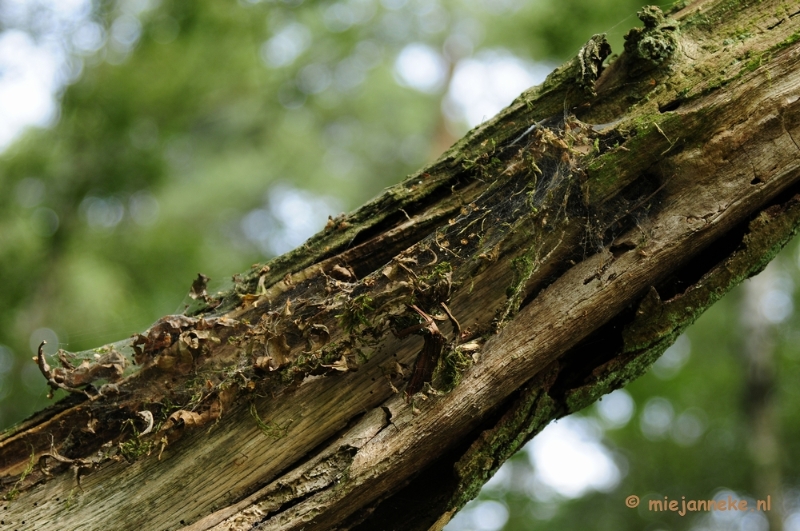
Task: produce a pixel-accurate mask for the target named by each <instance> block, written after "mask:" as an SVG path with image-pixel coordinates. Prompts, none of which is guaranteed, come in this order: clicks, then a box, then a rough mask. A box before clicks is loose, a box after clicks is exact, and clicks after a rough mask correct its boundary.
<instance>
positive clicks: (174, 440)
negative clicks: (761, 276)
mask: <svg viewBox="0 0 800 531" xmlns="http://www.w3.org/2000/svg"><path fill="white" fill-rule="evenodd" d="M640 18H641V19H642V21H643V23H644V28H640V29H638V30H634V31H632V32H631V33H630V34H629V35H628V37H626V47H625V53H623V54H622V55H621V56H620V57H619V58H618V59H617V60H616V61H615V62H614V63H612V64H611V65H610V66H609V67H607V68H605V69H604V68H603V60H604V59H605V57H606V56H607V55H608V51H609V50H608V49H607V43H606V42H605V39H604V37H603V36H594V37H593V38H592V39H591V40H590V41H589V42H588V43H587V45H586V46H584V47H583V48H582V50H581V52H580V53H579V54H578V56H577V57H576V58H575V59H573V60H572V61H570V62H569V63H567V64H566V65H564V66H562V67H561V68H559V69H557V70H556V71H555V72H554V73H553V74H551V76H550V77H549V78H548V80H547V81H546V82H545V83H544V84H543V85H541V86H539V87H534V88H533V89H531V90H529V91H527V92H526V93H524V94H523V95H521V96H520V97H519V98H518V99H517V100H516V101H515V102H514V103H513V104H512V105H511V106H510V107H509V108H507V109H506V110H504V111H503V112H501V113H500V114H499V115H498V116H497V117H495V118H494V119H492V120H491V121H489V122H487V123H485V124H483V125H481V126H479V127H477V128H476V129H474V130H473V131H471V132H470V133H469V134H468V135H467V136H466V137H465V138H464V139H462V140H461V141H459V142H458V143H457V144H456V145H455V146H453V148H451V149H450V150H449V151H448V152H447V153H445V154H444V155H443V156H442V158H441V159H440V160H439V161H437V162H436V163H434V164H433V165H431V166H430V167H428V168H425V169H423V170H421V171H420V172H418V173H416V174H414V175H412V176H410V177H409V178H408V179H406V180H405V181H404V182H402V183H400V184H399V185H397V186H395V187H393V188H391V189H389V190H387V192H386V193H385V194H383V195H382V196H381V197H379V198H377V199H376V200H374V201H373V202H371V203H369V204H367V205H365V206H364V207H362V208H361V209H359V210H358V211H356V212H354V213H353V214H350V215H348V216H344V217H341V218H337V219H331V220H330V221H329V223H328V226H327V227H326V229H325V230H324V231H323V232H322V233H320V234H318V235H317V236H315V237H314V238H312V239H311V240H309V241H308V242H307V243H306V244H305V245H304V246H303V247H301V248H300V249H298V250H296V251H293V252H291V253H289V254H287V255H285V256H283V257H279V258H277V259H275V260H273V261H272V262H270V263H268V264H266V265H264V266H259V267H257V268H254V269H253V270H252V271H250V272H249V273H247V274H245V275H243V276H237V277H236V278H235V285H234V287H233V288H232V289H231V290H230V291H229V292H226V293H221V294H217V295H216V296H209V295H207V294H205V296H202V297H198V300H199V301H200V302H198V304H199V305H198V306H197V307H195V308H194V309H193V310H192V311H191V312H189V314H187V315H179V316H166V317H164V318H162V319H160V320H159V321H158V322H157V323H155V324H154V325H153V326H152V327H151V328H150V329H149V330H147V331H145V332H144V333H142V334H138V335H136V336H135V337H134V338H132V339H130V340H126V341H122V342H118V343H115V344H114V345H110V346H107V347H105V348H101V349H100V352H98V353H97V354H98V355H100V354H103V353H107V352H119V353H121V354H123V355H127V356H128V358H129V361H130V362H132V363H135V364H136V370H135V371H134V372H132V373H130V374H128V375H127V376H126V377H125V378H124V379H122V380H120V381H118V382H116V386H115V387H114V388H113V390H111V391H106V392H103V393H102V394H101V393H95V392H90V393H88V395H87V392H86V385H88V383H87V382H84V381H83V380H81V379H80V378H79V377H78V376H79V375H78V374H77V373H70V372H69V371H70V370H71V369H69V364H65V366H64V367H62V368H63V371H62V372H60V373H59V377H60V378H61V377H63V378H64V381H67V382H73V383H74V382H80V384H81V386H82V389H81V390H80V391H81V392H77V393H71V394H70V395H69V396H67V397H66V398H64V399H62V400H61V401H60V402H58V403H56V404H54V405H53V406H52V407H50V408H48V409H46V410H44V411H41V412H39V413H37V414H36V415H34V416H33V417H31V418H30V419H28V420H26V421H25V422H23V423H21V424H20V425H19V426H17V427H15V428H13V429H11V430H9V431H7V432H6V433H4V434H3V435H2V436H1V437H0V471H1V472H0V473H2V474H3V475H4V478H3V482H2V485H3V492H4V495H5V498H6V502H5V503H4V504H3V507H4V508H3V512H4V515H3V519H4V522H6V523H10V525H22V524H21V522H22V521H23V520H24V521H25V524H24V526H29V527H30V528H48V529H77V528H81V529H108V528H109V527H112V528H114V529H138V528H147V529H186V530H193V531H199V530H208V529H218V530H222V529H276V530H277V529H280V530H300V529H305V530H315V529H319V530H327V529H374V528H380V526H381V522H392V525H393V526H394V527H402V528H403V529H440V528H441V527H442V526H443V525H444V524H445V523H446V522H447V521H448V520H449V518H450V517H451V516H452V515H453V514H454V513H455V511H457V510H458V509H459V508H460V507H462V506H463V504H464V503H465V502H466V501H467V500H469V499H470V498H471V497H473V496H474V495H475V494H477V491H478V489H479V487H480V485H482V484H483V483H484V482H485V481H486V480H488V478H489V477H491V474H493V473H494V471H495V470H496V469H497V468H498V467H499V466H500V464H502V462H503V461H504V460H505V459H507V458H508V457H510V456H511V455H512V454H513V452H515V451H516V450H518V449H519V448H520V447H521V446H522V444H524V442H526V441H527V440H529V439H530V437H532V436H533V435H535V433H537V432H538V431H539V430H541V429H542V428H543V427H544V426H545V425H546V424H547V423H548V422H549V421H551V420H552V419H554V418H558V417H561V416H563V415H566V414H569V413H571V412H573V411H577V410H579V409H581V408H583V407H585V406H586V405H588V404H590V403H592V402H593V401H595V400H596V399H598V398H599V397H600V396H602V394H604V393H608V392H610V391H612V390H614V389H616V388H619V387H621V386H623V385H625V384H626V383H627V382H629V381H631V380H632V379H634V378H636V377H637V376H639V375H640V374H642V373H643V372H644V371H645V370H646V369H647V367H648V366H649V365H650V364H651V363H652V362H653V361H654V360H655V359H656V358H657V357H658V356H659V355H660V354H661V352H663V350H665V349H666V347H667V346H668V345H669V344H670V343H671V342H672V341H673V340H674V339H675V337H677V335H678V334H680V332H681V331H682V330H683V329H684V328H685V327H686V326H688V325H689V324H690V323H692V322H693V321H694V320H695V319H696V318H697V317H698V316H699V315H700V314H701V313H702V312H703V311H704V310H705V309H706V308H708V307H709V306H710V305H711V304H713V303H714V302H715V301H716V300H718V299H719V298H720V297H721V296H722V295H723V294H724V293H726V292H727V291H728V290H730V289H731V288H732V287H733V286H735V285H736V284H737V283H739V282H741V281H742V280H743V279H745V278H747V277H748V276H750V275H752V274H754V273H756V272H758V271H759V270H760V269H762V268H763V267H764V266H765V265H766V263H767V262H768V261H769V260H770V259H771V258H772V257H773V256H774V255H775V253H777V251H778V250H779V249H780V248H781V247H782V246H783V245H784V244H785V243H786V242H787V241H788V240H789V239H790V238H791V237H792V236H793V235H794V233H795V232H796V231H797V228H798V226H800V195H798V194H800V157H798V152H799V151H800V148H798V145H799V144H798V140H800V74H798V73H799V72H800V42H799V41H800V37H799V36H800V31H799V30H800V8H798V9H797V10H795V11H792V10H791V9H790V8H787V7H786V6H785V5H784V4H782V3H780V2H777V1H769V0H766V1H764V2H761V3H759V4H757V5H751V6H744V5H741V4H737V5H736V6H732V5H731V3H729V2H721V1H714V0H708V1H703V2H698V3H696V4H692V5H690V6H688V7H686V8H684V9H682V10H680V11H676V12H674V13H672V14H670V15H669V16H664V15H663V14H661V13H660V11H658V10H657V9H655V8H645V9H644V10H643V11H642V12H641V13H640ZM741 27H746V28H748V30H749V31H750V34H751V35H752V36H751V37H750V38H749V39H747V40H745V41H744V42H738V41H737V43H736V44H725V42H726V41H725V36H726V35H727V34H728V31H729V30H730V29H731V28H741ZM598 76H599V77H598ZM198 278H202V276H200V277H198ZM194 291H196V292H201V291H202V292H205V287H204V286H200V288H197V289H195V290H194ZM409 330H413V331H414V333H410V332H409V333H406V334H404V333H402V332H403V331H409ZM431 345H433V346H434V347H435V348H436V354H437V355H436V356H432V358H438V362H437V364H436V368H435V370H434V371H433V374H432V375H429V371H428V370H427V369H425V370H420V374H423V375H424V376H423V377H421V378H422V379H423V380H427V379H429V378H430V380H431V381H424V382H423V385H422V391H421V392H415V391H416V390H417V389H416V387H417V384H415V385H414V386H412V389H411V391H412V392H410V393H409V396H405V395H404V393H403V392H402V391H403V390H404V389H405V390H407V387H406V385H407V381H408V379H409V378H410V377H411V373H412V372H413V371H412V367H414V366H415V364H416V363H417V361H416V360H417V359H418V357H419V356H420V355H421V354H424V353H425V352H426V350H429V349H431V348H432V347H431ZM92 363H93V361H92V358H91V357H90V358H89V359H88V360H87V361H86V364H80V367H83V368H84V369H83V371H84V372H83V373H81V374H93V373H92V371H91V367H92ZM72 370H77V368H74V369H72ZM93 383H97V384H99V382H93ZM43 385H46V382H45V381H43ZM69 387H70V388H72V387H71V386H69ZM47 456H50V457H51V458H52V456H59V457H60V458H61V459H50V461H51V462H50V466H49V467H47V468H46V469H45V468H44V467H41V468H36V466H34V464H35V463H37V462H39V460H41V459H42V458H43V457H45V458H47ZM75 463H78V464H80V463H90V464H91V466H88V465H87V466H86V467H83V468H84V469H86V470H84V473H83V474H82V475H81V482H80V484H78V483H77V482H76V474H74V473H70V470H71V468H75ZM79 468H80V467H79ZM81 470H83V469H81ZM109 522H113V525H110V524H109Z"/></svg>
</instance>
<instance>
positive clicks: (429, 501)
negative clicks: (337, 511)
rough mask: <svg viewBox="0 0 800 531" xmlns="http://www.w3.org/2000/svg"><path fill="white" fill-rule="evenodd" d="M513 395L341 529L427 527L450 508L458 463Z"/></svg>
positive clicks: (410, 530) (421, 530)
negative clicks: (475, 427)
mask: <svg viewBox="0 0 800 531" xmlns="http://www.w3.org/2000/svg"><path fill="white" fill-rule="evenodd" d="M513 403H514V401H513V399H509V400H507V401H506V403H505V404H504V405H503V406H502V407H499V408H497V409H496V410H495V411H494V412H492V413H490V414H489V415H487V417H486V420H485V421H484V422H482V423H481V425H480V427H479V428H477V429H475V430H473V431H472V432H471V433H470V434H469V435H467V436H465V437H463V438H462V439H461V441H462V442H461V443H459V444H458V445H456V446H455V447H453V448H451V449H450V450H448V451H447V452H446V453H444V454H443V455H442V456H441V457H439V458H438V459H436V461H434V462H433V463H432V464H430V465H429V466H427V467H426V468H425V469H424V470H422V471H421V472H420V473H419V474H417V475H416V476H414V477H413V478H412V479H411V480H410V481H409V482H408V483H407V484H406V485H405V487H403V488H402V489H400V490H399V491H397V492H395V493H394V494H393V495H392V496H390V497H388V498H385V499H383V500H381V501H380V502H378V503H376V504H373V505H372V506H370V507H369V508H367V509H363V510H361V511H359V512H358V513H356V514H354V515H352V516H351V517H350V518H349V519H348V520H347V522H345V523H343V524H342V526H341V527H340V529H349V530H350V531H394V530H400V529H402V530H403V531H427V530H428V529H430V527H431V526H432V525H433V523H434V522H435V521H436V520H437V519H438V518H439V517H440V516H441V515H442V513H443V512H444V511H445V510H447V505H448V503H449V502H450V501H451V500H452V496H453V495H454V493H455V492H456V489H457V488H458V487H459V481H458V478H457V476H456V474H455V472H454V469H453V467H454V465H455V463H456V462H458V460H459V459H460V458H461V457H462V456H463V455H464V453H465V452H466V451H467V450H468V449H469V448H470V446H471V445H472V443H473V441H475V440H476V439H477V438H478V437H479V436H480V434H481V433H482V432H483V431H484V430H487V429H490V428H492V427H493V426H494V425H495V424H497V422H498V421H499V420H500V419H501V418H502V416H503V413H505V411H506V409H507V408H508V407H509V405H511V404H513Z"/></svg>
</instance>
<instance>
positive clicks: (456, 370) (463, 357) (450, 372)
mask: <svg viewBox="0 0 800 531" xmlns="http://www.w3.org/2000/svg"><path fill="white" fill-rule="evenodd" d="M439 363H440V373H441V380H442V391H445V392H450V391H452V390H453V389H455V388H456V387H457V386H458V384H459V383H461V377H462V376H463V374H464V371H466V370H467V369H469V368H470V367H472V357H471V356H470V355H469V354H465V353H464V352H462V351H461V350H459V348H458V347H456V348H454V349H450V350H449V351H447V352H445V354H444V356H442V359H441V360H440V362H439Z"/></svg>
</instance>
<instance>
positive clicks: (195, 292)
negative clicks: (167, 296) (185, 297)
mask: <svg viewBox="0 0 800 531" xmlns="http://www.w3.org/2000/svg"><path fill="white" fill-rule="evenodd" d="M209 280H211V279H210V278H208V277H207V276H205V275H204V274H203V273H197V278H196V279H195V280H194V282H192V289H191V290H190V291H189V296H190V297H191V298H193V299H195V300H197V299H202V300H206V299H207V298H208V293H207V292H206V288H207V287H208V281H209Z"/></svg>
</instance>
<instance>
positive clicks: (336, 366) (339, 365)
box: [323, 356, 350, 372]
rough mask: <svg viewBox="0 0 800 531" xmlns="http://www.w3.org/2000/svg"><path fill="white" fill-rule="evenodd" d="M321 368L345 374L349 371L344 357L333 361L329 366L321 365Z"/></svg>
mask: <svg viewBox="0 0 800 531" xmlns="http://www.w3.org/2000/svg"><path fill="white" fill-rule="evenodd" d="M323 367H326V368H328V369H333V370H335V371H341V372H347V371H348V370H350V368H349V367H348V366H347V358H346V357H345V356H342V357H341V358H339V359H338V360H336V361H334V362H333V363H331V364H330V365H323Z"/></svg>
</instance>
